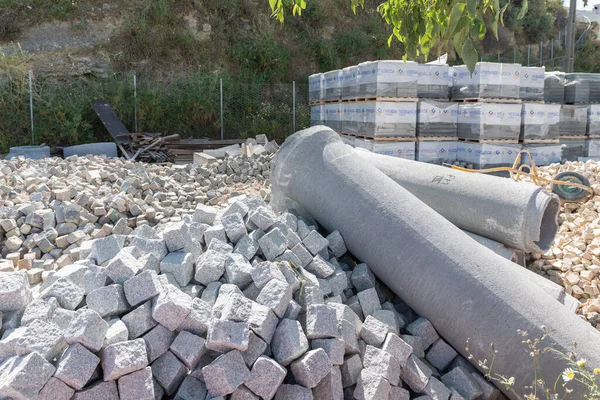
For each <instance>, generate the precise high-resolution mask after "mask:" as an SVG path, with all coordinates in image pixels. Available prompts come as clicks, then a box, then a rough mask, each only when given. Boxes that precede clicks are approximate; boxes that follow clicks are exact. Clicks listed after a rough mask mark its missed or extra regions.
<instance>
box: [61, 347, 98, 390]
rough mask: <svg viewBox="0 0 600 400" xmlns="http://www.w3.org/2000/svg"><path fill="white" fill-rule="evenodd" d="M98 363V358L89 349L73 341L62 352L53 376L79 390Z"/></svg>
mask: <svg viewBox="0 0 600 400" xmlns="http://www.w3.org/2000/svg"><path fill="white" fill-rule="evenodd" d="M99 363H100V359H99V358H98V357H97V356H96V355H95V354H94V353H92V352H91V351H89V350H88V349H86V348H85V347H83V346H82V345H80V344H79V343H75V344H72V345H70V346H69V348H68V349H67V350H66V351H65V352H64V353H63V355H62V356H61V357H60V359H59V360H58V364H57V365H56V372H55V373H54V376H55V377H57V378H58V379H60V380H61V381H63V382H64V383H66V384H67V385H69V386H71V387H72V388H73V389H75V390H79V389H81V388H82V387H84V386H85V384H86V383H87V382H88V381H89V379H90V378H91V377H92V374H93V373H94V370H95V369H96V367H97V366H98V364H99Z"/></svg>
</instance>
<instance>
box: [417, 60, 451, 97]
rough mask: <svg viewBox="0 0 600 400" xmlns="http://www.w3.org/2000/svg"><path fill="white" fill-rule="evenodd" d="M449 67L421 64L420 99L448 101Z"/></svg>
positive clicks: (418, 82) (418, 85)
mask: <svg viewBox="0 0 600 400" xmlns="http://www.w3.org/2000/svg"><path fill="white" fill-rule="evenodd" d="M448 71H449V67H448V66H447V65H444V64H419V78H418V80H417V96H418V97H420V98H432V99H447V98H448V97H449V95H450V87H449V85H448Z"/></svg>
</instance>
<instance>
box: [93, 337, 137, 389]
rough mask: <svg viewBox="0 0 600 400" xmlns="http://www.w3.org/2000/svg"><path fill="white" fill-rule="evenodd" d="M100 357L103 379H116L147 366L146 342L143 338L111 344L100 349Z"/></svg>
mask: <svg viewBox="0 0 600 400" xmlns="http://www.w3.org/2000/svg"><path fill="white" fill-rule="evenodd" d="M101 359H102V370H103V371H104V380H105V381H112V380H115V379H118V378H119V377H121V376H123V375H126V374H129V373H130V372H134V371H137V370H139V369H142V368H145V367H146V366H148V355H147V353H146V344H145V342H144V340H143V339H135V340H128V341H125V342H119V343H114V344H111V345H110V346H107V347H106V348H104V349H103V350H102V354H101Z"/></svg>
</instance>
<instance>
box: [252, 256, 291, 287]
mask: <svg viewBox="0 0 600 400" xmlns="http://www.w3.org/2000/svg"><path fill="white" fill-rule="evenodd" d="M250 275H251V276H252V280H253V281H254V284H255V285H256V287H257V288H259V289H262V288H264V287H265V285H266V284H267V283H269V281H271V280H272V279H278V280H280V281H282V282H287V280H286V279H285V275H284V274H283V272H281V269H280V268H279V264H276V263H273V262H270V261H264V262H259V263H257V264H256V265H253V266H252V270H251V272H250Z"/></svg>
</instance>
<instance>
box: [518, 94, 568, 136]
mask: <svg viewBox="0 0 600 400" xmlns="http://www.w3.org/2000/svg"><path fill="white" fill-rule="evenodd" d="M521 122H522V125H521V138H522V139H523V140H540V139H544V140H547V139H558V137H559V125H560V105H559V104H539V103H523V111H522V121H521Z"/></svg>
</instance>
